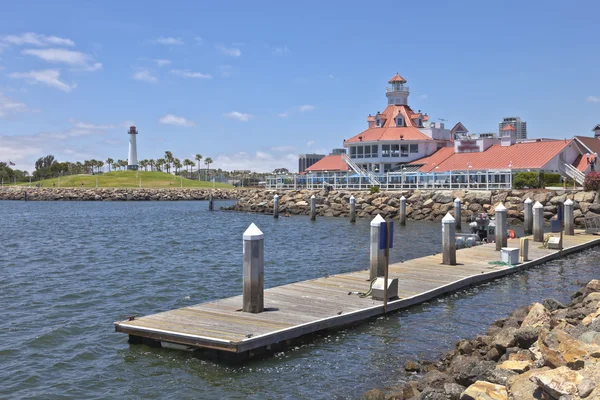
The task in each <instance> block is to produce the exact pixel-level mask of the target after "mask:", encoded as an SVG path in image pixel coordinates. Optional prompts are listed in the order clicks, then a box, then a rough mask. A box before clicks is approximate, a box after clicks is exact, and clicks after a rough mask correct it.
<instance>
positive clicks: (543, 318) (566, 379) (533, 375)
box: [363, 280, 600, 400]
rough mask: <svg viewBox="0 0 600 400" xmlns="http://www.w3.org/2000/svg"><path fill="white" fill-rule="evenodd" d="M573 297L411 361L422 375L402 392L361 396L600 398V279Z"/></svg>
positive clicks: (537, 306)
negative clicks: (440, 352) (437, 356)
mask: <svg viewBox="0 0 600 400" xmlns="http://www.w3.org/2000/svg"><path fill="white" fill-rule="evenodd" d="M571 299H572V300H571V302H570V303H568V304H563V303H561V302H560V301H557V300H554V299H551V298H549V299H546V300H543V301H542V302H541V303H539V302H536V303H533V304H531V305H529V306H524V307H520V308H518V309H517V310H515V311H514V312H513V313H512V314H511V315H510V316H509V317H508V318H503V319H500V320H497V321H496V322H494V323H492V324H491V325H490V326H489V328H488V329H487V331H486V333H485V334H483V335H479V336H477V337H476V338H475V339H470V340H469V339H463V340H459V341H458V342H457V343H456V345H455V347H454V349H453V350H450V351H447V352H446V353H444V354H443V355H442V357H441V358H440V359H438V360H437V361H435V362H429V361H413V360H409V361H407V362H406V363H405V364H404V369H405V370H406V372H407V373H409V374H416V375H414V378H413V379H411V380H410V381H409V382H407V383H406V384H405V385H404V386H403V387H402V388H401V390H400V391H399V392H396V393H393V394H391V395H387V396H386V394H385V393H384V392H382V391H380V390H377V389H374V390H371V391H369V392H367V393H366V394H365V395H364V396H363V399H364V400H376V399H382V400H383V399H386V398H394V399H461V400H462V399H465V400H472V399H514V400H526V399H586V398H587V399H598V398H600V308H599V307H600V281H599V280H592V281H590V282H589V283H588V284H587V285H586V286H584V287H583V288H581V289H580V290H578V291H577V292H575V293H574V294H573V295H572V296H571ZM417 377H418V378H417Z"/></svg>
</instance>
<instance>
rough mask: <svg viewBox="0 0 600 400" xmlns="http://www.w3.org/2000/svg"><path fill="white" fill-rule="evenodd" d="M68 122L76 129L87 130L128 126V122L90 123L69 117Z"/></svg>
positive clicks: (103, 129)
mask: <svg viewBox="0 0 600 400" xmlns="http://www.w3.org/2000/svg"><path fill="white" fill-rule="evenodd" d="M69 122H71V123H72V124H73V126H74V127H75V128H77V129H83V130H89V131H105V130H109V129H115V128H119V127H122V126H129V124H92V123H89V122H82V121H78V120H76V119H70V120H69Z"/></svg>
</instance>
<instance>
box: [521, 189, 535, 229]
mask: <svg viewBox="0 0 600 400" xmlns="http://www.w3.org/2000/svg"><path fill="white" fill-rule="evenodd" d="M523 228H524V230H525V234H526V235H531V234H532V233H533V202H532V201H531V199H530V198H529V197H528V198H527V199H526V200H525V202H524V204H523Z"/></svg>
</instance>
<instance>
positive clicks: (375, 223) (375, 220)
mask: <svg viewBox="0 0 600 400" xmlns="http://www.w3.org/2000/svg"><path fill="white" fill-rule="evenodd" d="M382 222H385V219H383V217H382V216H381V215H380V214H377V216H376V217H375V218H373V221H371V226H377V227H379V225H381V223H382Z"/></svg>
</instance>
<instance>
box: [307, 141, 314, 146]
mask: <svg viewBox="0 0 600 400" xmlns="http://www.w3.org/2000/svg"><path fill="white" fill-rule="evenodd" d="M313 144H315V141H314V140H309V141H308V142H307V143H306V147H311V146H312V145H313Z"/></svg>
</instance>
